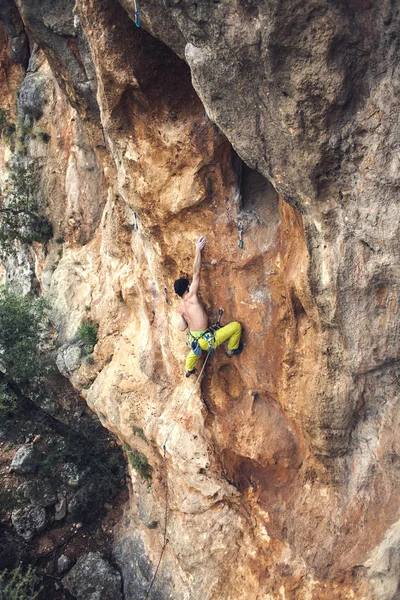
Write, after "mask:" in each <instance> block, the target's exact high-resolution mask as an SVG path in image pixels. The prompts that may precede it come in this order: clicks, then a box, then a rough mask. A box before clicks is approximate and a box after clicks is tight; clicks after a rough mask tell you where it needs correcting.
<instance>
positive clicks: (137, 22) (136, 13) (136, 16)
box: [133, 0, 140, 27]
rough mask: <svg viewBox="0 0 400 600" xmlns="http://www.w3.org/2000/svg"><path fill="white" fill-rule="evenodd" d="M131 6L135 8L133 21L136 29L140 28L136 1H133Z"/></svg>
mask: <svg viewBox="0 0 400 600" xmlns="http://www.w3.org/2000/svg"><path fill="white" fill-rule="evenodd" d="M133 4H134V7H135V12H134V13H133V20H134V22H135V25H136V27H140V13H139V3H138V1H137V0H133Z"/></svg>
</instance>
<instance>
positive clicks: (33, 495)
mask: <svg viewBox="0 0 400 600" xmlns="http://www.w3.org/2000/svg"><path fill="white" fill-rule="evenodd" d="M18 492H19V493H20V494H21V495H22V497H23V498H26V499H27V500H29V502H30V503H31V504H32V505H33V506H42V507H44V508H45V507H47V506H52V505H53V504H55V503H56V495H55V493H54V490H53V489H52V486H51V484H50V482H48V481H46V480H45V479H41V478H38V477H37V478H35V479H31V480H30V481H24V483H22V484H21V485H20V486H19V488H18Z"/></svg>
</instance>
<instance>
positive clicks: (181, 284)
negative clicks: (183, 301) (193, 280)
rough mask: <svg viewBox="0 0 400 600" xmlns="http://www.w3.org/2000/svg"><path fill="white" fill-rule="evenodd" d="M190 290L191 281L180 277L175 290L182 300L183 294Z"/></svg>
mask: <svg viewBox="0 0 400 600" xmlns="http://www.w3.org/2000/svg"><path fill="white" fill-rule="evenodd" d="M188 288H189V279H185V277H180V278H179V279H177V280H176V281H175V283H174V290H175V292H176V293H177V294H178V296H180V297H181V298H182V296H183V294H184V293H185V292H187V290H188Z"/></svg>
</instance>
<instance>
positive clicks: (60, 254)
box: [57, 248, 63, 258]
mask: <svg viewBox="0 0 400 600" xmlns="http://www.w3.org/2000/svg"><path fill="white" fill-rule="evenodd" d="M57 254H58V256H59V257H60V258H62V256H63V249H62V248H60V249H59V250H58V252H57Z"/></svg>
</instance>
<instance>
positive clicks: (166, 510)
mask: <svg viewBox="0 0 400 600" xmlns="http://www.w3.org/2000/svg"><path fill="white" fill-rule="evenodd" d="M221 314H222V313H221ZM210 354H211V352H207V356H206V359H205V361H204V363H203V366H202V368H201V371H200V373H199V376H198V378H197V379H196V381H195V383H194V386H193V387H192V389H191V390H190V394H189V396H188V397H187V398H186V403H188V402H189V400H190V398H191V397H192V394H193V392H194V390H195V388H196V385H197V384H198V382H199V381H200V378H201V376H202V374H203V372H204V369H205V366H206V364H207V360H208V357H209V356H210ZM183 404H184V401H182V402H181V404H180V407H179V410H178V415H177V417H176V419H175V421H174V422H173V424H172V426H171V428H170V430H169V431H168V433H167V437H166V438H165V440H164V444H163V462H164V481H165V510H164V532H163V545H162V548H161V554H160V558H159V560H158V563H157V567H156V570H155V571H154V575H153V578H152V580H151V582H150V585H149V587H148V589H147V592H146V596H145V599H144V600H149V598H150V592H151V590H152V587H153V585H154V582H155V580H156V577H157V573H158V569H159V568H160V565H161V561H162V559H163V556H164V552H165V550H166V548H167V546H168V541H169V540H168V538H167V526H168V512H169V502H168V474H167V463H166V453H167V441H168V439H169V438H170V436H171V433H172V432H173V430H174V427H175V425H176V424H177V422H178V421H179V419H180V417H181V412H182V407H183Z"/></svg>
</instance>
